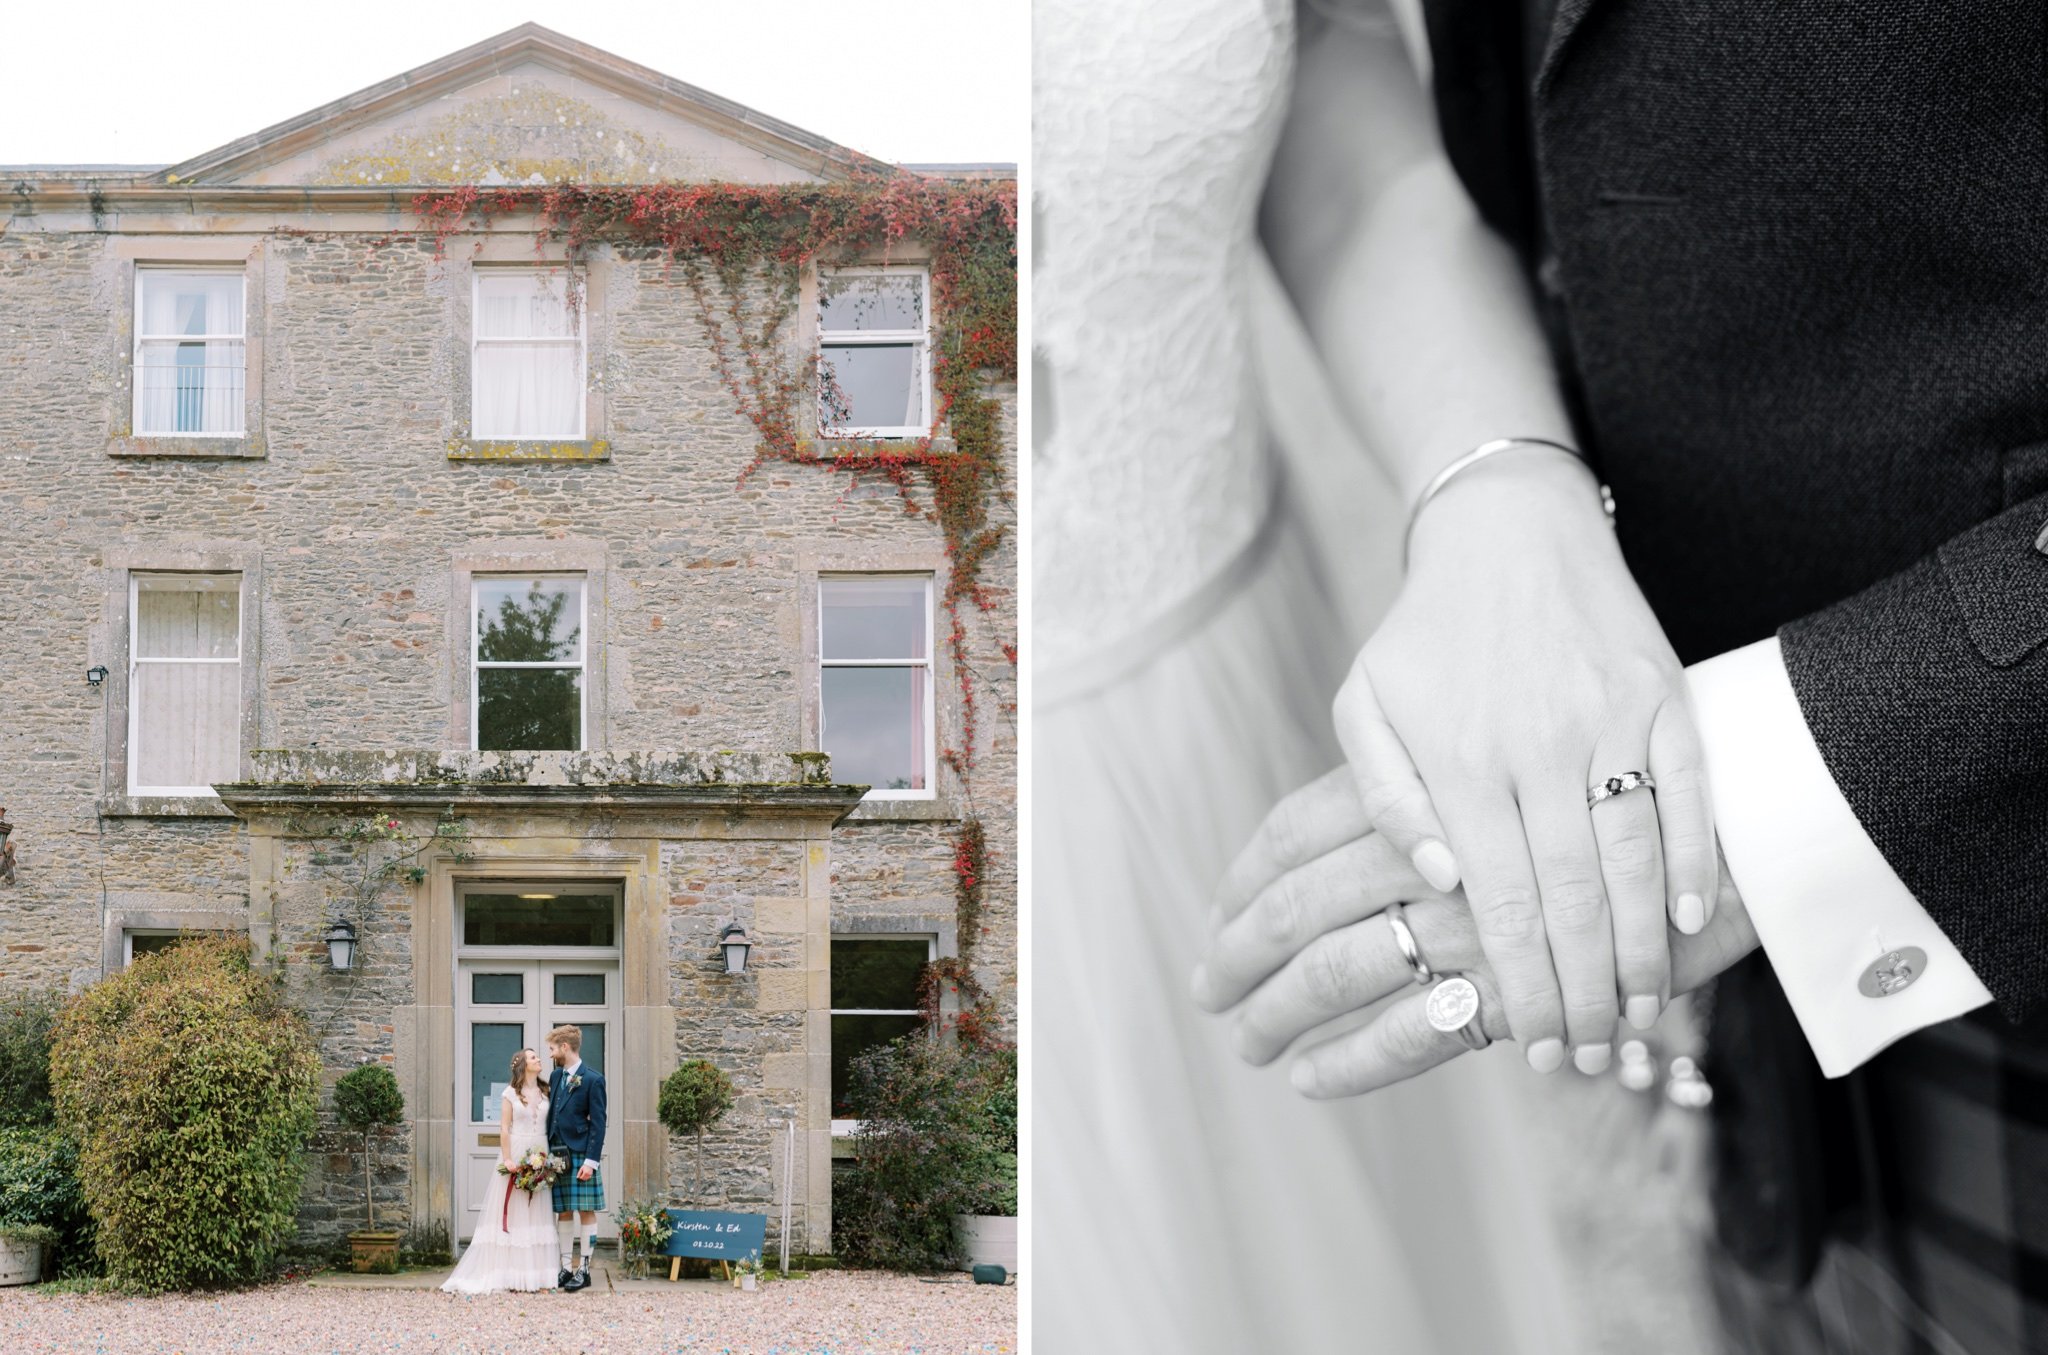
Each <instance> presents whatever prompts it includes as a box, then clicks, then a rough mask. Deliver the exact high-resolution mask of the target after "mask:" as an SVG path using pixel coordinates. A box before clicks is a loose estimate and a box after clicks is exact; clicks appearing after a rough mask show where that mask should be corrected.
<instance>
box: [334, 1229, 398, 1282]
mask: <svg viewBox="0 0 2048 1355" xmlns="http://www.w3.org/2000/svg"><path fill="white" fill-rule="evenodd" d="M401 1236H403V1235H402V1234H399V1233H384V1232H377V1233H367V1232H365V1233H350V1234H349V1235H348V1251H349V1262H350V1264H351V1266H352V1267H353V1268H354V1270H355V1272H356V1274H358V1275H394V1274H396V1273H397V1272H398V1242H399V1239H400V1237H401Z"/></svg>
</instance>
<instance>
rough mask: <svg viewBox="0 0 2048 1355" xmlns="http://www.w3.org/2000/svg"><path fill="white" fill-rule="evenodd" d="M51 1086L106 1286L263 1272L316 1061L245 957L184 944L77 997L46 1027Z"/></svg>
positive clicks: (273, 988)
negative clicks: (74, 1156)
mask: <svg viewBox="0 0 2048 1355" xmlns="http://www.w3.org/2000/svg"><path fill="white" fill-rule="evenodd" d="M50 1082H51V1090H52V1092H53V1093H54V1094H55V1098H56V1103H57V1116H58V1119H59V1121H60V1122H61V1123H62V1124H63V1125H64V1127H65V1128H66V1129H67V1130H68V1131H69V1132H70V1133H71V1134H72V1135H73V1136H74V1137H75V1138H76V1139H77V1140H78V1142H79V1144H80V1148H79V1157H78V1177H79V1183H80V1185H81V1186H82V1187H83V1190H84V1194H85V1200H86V1204H87V1207H88V1208H89V1209H90V1210H91V1212H92V1217H93V1220H94V1222H95V1223H97V1224H98V1226H99V1235H98V1250H99V1255H100V1258H101V1260H103V1261H104V1262H105V1263H106V1267H107V1273H108V1275H109V1276H110V1278H112V1279H114V1280H116V1281H118V1282H120V1283H122V1284H124V1285H129V1286H132V1287H134V1288H138V1289H148V1290H164V1289H190V1288H199V1287H207V1286H216V1285H230V1284H238V1283H246V1282H250V1281H254V1280H258V1279H261V1278H263V1277H264V1276H266V1275H267V1274H268V1273H269V1271H270V1268H271V1266H272V1263H273V1262H274V1261H275V1259H276V1258H277V1255H278V1252H279V1249H280V1247H281V1246H282V1244H283V1243H284V1242H285V1241H286V1240H287V1239H289V1238H290V1237H291V1236H292V1232H293V1226H294V1220H295V1217H296V1214H297V1210H298V1203H299V1184H300V1180H301V1178H302V1177H303V1175H304V1171H305V1158H304V1153H305V1145H306V1141H307V1139H308V1138H309V1137H310V1136H311V1134H312V1132H313V1126H314V1121H315V1117H316V1114H317V1111H318V1107H319V1094H320V1092H319V1088H320V1060H319V1057H318V1055H317V1054H316V1053H315V1051H314V1047H313V1040H312V1036H311V1035H310V1034H309V1033H308V1032H307V1029H306V1024H305V1022H304V1020H303V1019H302V1018H301V1017H300V1016H299V1015H298V1014H297V1013H295V1012H293V1011H291V1010H290V1009H288V1008H287V1007H285V1006H284V1004H283V1002H282V1001H281V999H280V997H279V995H278V988H277V985H276V984H275V983H274V982H273V981H271V980H270V979H268V978H266V977H264V976H262V975H259V974H256V973H254V972H252V971H251V969H250V967H249V953H248V945H247V943H246V942H242V941H233V940H227V939H218V938H202V939H194V940H190V941H187V942H185V943H184V944H183V945H180V946H175V947H173V948H171V949H169V950H165V951H161V952H159V953H157V954H154V955H145V956H138V957H137V958H136V960H135V962H134V963H133V964H131V965H130V966H128V968H126V969H125V970H122V971H121V972H120V973H118V974H115V975H112V976H110V977H108V978H106V979H103V980H101V981H100V982H99V983H96V984H94V985H93V986H92V987H90V988H88V989H86V990H85V992H83V993H81V994H80V995H79V996H78V997H77V998H75V999H74V1000H73V1001H72V1003H71V1004H70V1006H68V1007H67V1008H66V1009H65V1011H64V1014H63V1016H62V1017H61V1018H60V1019H59V1020H58V1023H57V1029H56V1036H55V1039H54V1041H53V1042H52V1045H51V1052H50Z"/></svg>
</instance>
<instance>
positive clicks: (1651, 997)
mask: <svg viewBox="0 0 2048 1355" xmlns="http://www.w3.org/2000/svg"><path fill="white" fill-rule="evenodd" d="M1621 1010H1622V1013H1623V1015H1625V1016H1627V1017H1628V1023H1629V1024H1630V1025H1632V1026H1634V1027H1635V1028H1636V1029H1637V1030H1648V1029H1649V1028H1650V1027H1651V1026H1654V1025H1656V1024H1657V1012H1658V1010H1659V1005H1658V1002H1657V996H1656V994H1654V993H1638V994H1636V995H1635V996H1634V997H1632V998H1630V999H1629V1000H1628V1001H1627V1002H1625V1003H1623V1004H1622V1009H1621Z"/></svg>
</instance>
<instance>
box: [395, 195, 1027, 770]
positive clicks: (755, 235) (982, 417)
mask: <svg viewBox="0 0 2048 1355" xmlns="http://www.w3.org/2000/svg"><path fill="white" fill-rule="evenodd" d="M413 210H414V213H415V214H416V215H417V216H418V217H419V219H420V220H421V222H422V223H423V224H424V226H425V227H426V229H427V230H428V231H429V232H430V233H431V235H432V237H433V239H434V241H435V249H436V252H437V254H439V253H441V252H444V251H445V249H446V247H447V242H448V240H449V238H450V237H451V236H453V235H455V234H457V233H458V232H461V231H462V230H464V229H465V228H466V227H467V226H468V225H469V223H470V222H471V221H472V220H473V219H474V220H476V221H478V222H482V223H487V222H488V221H489V220H490V219H491V218H493V217H505V216H511V215H531V216H532V217H533V218H534V219H535V223H536V225H535V232H536V237H537V241H536V243H537V245H538V244H539V243H541V242H546V241H553V242H558V243H560V244H561V245H562V246H563V247H564V251H565V253H566V255H567V257H568V258H569V259H570V260H571V261H576V260H579V259H582V258H584V257H586V256H587V254H588V252H589V251H590V249H591V248H592V247H593V246H595V245H599V244H603V245H608V246H610V247H612V248H613V249H614V250H617V251H620V252H622V253H624V254H626V255H628V256H629V257H630V256H633V255H635V254H638V255H640V256H642V257H646V256H658V257H661V258H663V259H664V260H665V261H666V262H667V264H668V265H669V266H670V267H672V268H674V269H676V270H679V271H680V273H681V277H682V281H683V284H684V286H685V288H686V290H687V291H688V293H689V295H690V297H691V300H692V303H693V305H694V307H695V309H696V313H697V318H698V320H699V322H700V324H701V325H702V326H703V329H704V333H705V337H706V339H707V341H708V344H709V346H710V349H711V352H712V355H713V358H714V360H715V361H716V363H717V367H718V371H719V375H720V377H721V379H722V380H723V382H724V384H725V387H726V390H727V392H728V393H729V394H730V395H731V397H732V399H733V401H734V404H735V406H736V407H737V409H738V410H739V412H740V413H741V414H743V415H744V416H745V417H746V418H747V419H748V420H749V421H750V422H751V423H752V424H753V425H754V428H755V431H756V433H757V434H758V435H759V442H758V444H757V446H756V449H755V454H754V459H753V461H752V462H751V463H750V464H749V465H748V467H747V468H746V470H745V471H744V472H743V473H742V475H741V477H740V478H741V481H742V483H744V482H745V481H746V480H747V479H748V478H749V477H751V476H752V474H753V473H754V472H755V471H757V470H759V469H760V468H761V467H763V466H765V465H767V464H769V463H770V462H777V463H783V464H787V465H796V466H808V467H812V468H815V469H818V470H821V471H825V472H829V473H833V474H840V475H847V476H852V477H860V476H873V477H880V478H882V479H884V480H886V481H887V482H889V483H890V484H892V485H893V486H895V488H896V490H897V492H898V494H899V495H900V496H901V497H902V501H903V504H904V507H905V510H906V511H908V512H911V513H915V514H919V515H922V516H924V517H926V518H928V519H929V520H931V521H932V522H933V523H935V524H936V525H937V527H938V528H939V531H940V534H941V536H942V538H943V539H944V542H945V550H946V556H947V561H948V564H949V566H950V568H949V572H948V579H947V586H946V589H945V592H944V595H943V597H942V602H943V605H944V607H945V611H946V615H947V620H948V623H949V624H948V626H947V634H946V645H947V649H948V653H949V656H950V657H951V659H952V661H953V669H954V672H955V674H956V675H957V678H958V682H959V687H960V697H961V724H960V730H959V741H958V743H957V744H953V745H949V746H947V747H946V748H945V749H944V750H943V751H942V752H941V753H940V756H941V758H942V759H943V760H944V761H945V762H946V764H947V765H948V766H950V767H951V768H952V769H953V771H954V772H955V773H956V774H957V775H958V776H959V777H960V778H961V779H962V781H963V783H964V782H965V781H967V780H968V778H969V775H970V773H971V771H972V769H973V766H974V763H975V758H976V750H977V748H978V746H979V733H980V728H979V726H980V712H979V709H978V705H977V699H976V696H977V683H976V679H975V672H974V669H973V667H972V665H971V664H970V662H969V656H968V633H967V624H966V618H967V616H968V614H970V613H971V612H975V611H982V612H985V611H988V610H991V609H992V608H993V607H994V605H995V604H994V600H993V598H992V597H991V596H990V594H989V591H988V589H987V586H986V584H985V583H984V580H983V570H984V568H985V566H986V564H987V562H988V560H989V558H990V557H991V556H992V555H993V554H994V552H995V551H996V550H997V548H998V547H1000V546H1001V544H1002V541H1003V537H1004V529H1003V527H1002V526H1000V525H998V524H995V523H993V522H991V520H990V518H991V515H990V507H991V504H992V501H993V500H994V499H995V498H996V496H998V495H1001V494H1004V493H1006V492H1007V486H1006V485H1005V483H1004V480H1005V476H1004V469H1003V455H1002V429H1001V426H1000V422H1001V409H1000V406H999V405H998V404H997V402H996V401H995V400H993V399H990V398H989V397H988V396H986V395H985V394H984V393H983V390H984V385H985V381H986V378H987V376H988V375H990V374H993V375H994V376H996V377H999V378H1001V379H1005V380H1014V379H1015V377H1016V374H1017V190H1016V184H1015V183H1014V182H958V181H949V180H938V179H928V178H925V177H922V176H919V175H911V174H896V175H886V176H885V175H867V176H861V177H857V178H855V179H853V180H851V181H848V182H843V183H830V184H818V183H806V184H775V185H757V184H734V183H675V184H648V185H637V186H626V187H614V186H604V185H589V184H551V185H544V186H519V187H506V188H482V187H479V186H477V185H473V184H470V185H462V186H458V187H454V188H447V189H438V188H437V189H432V190H428V191H426V192H422V193H420V194H419V195H418V196H417V197H415V198H414V200H413ZM892 258H894V259H903V258H917V259H921V260H923V261H925V262H926V263H927V265H928V267H929V269H930V272H931V280H932V312H933V313H932V317H931V318H932V322H933V335H932V354H931V376H932V387H933V390H934V392H935V393H936V395H937V400H936V406H937V407H936V408H935V409H934V410H933V411H932V422H931V426H930V428H929V429H928V430H927V431H926V432H925V433H924V434H923V435H922V436H918V437H912V438H840V437H831V438H827V437H822V436H821V435H820V433H819V431H818V418H817V406H818V381H819V378H818V370H819V369H818V363H817V358H818V354H817V352H816V347H815V343H813V344H812V345H811V348H810V350H809V351H805V349H804V348H803V347H802V346H801V345H800V339H799V336H798V329H799V327H798V326H796V325H795V324H794V323H793V321H794V320H795V317H796V311H797V305H798V298H799V297H800V295H801V293H802V283H803V278H804V275H805V272H806V270H808V269H809V268H811V267H812V266H813V265H815V264H818V263H820V262H825V263H831V262H837V261H854V260H860V261H873V260H875V259H882V260H885V261H886V260H889V259H892ZM714 284H715V285H714ZM1002 652H1003V653H1004V655H1005V657H1006V658H1007V659H1008V660H1009V661H1010V663H1011V664H1012V665H1014V664H1015V662H1016V646H1015V644H1014V643H1005V644H1003V645H1002Z"/></svg>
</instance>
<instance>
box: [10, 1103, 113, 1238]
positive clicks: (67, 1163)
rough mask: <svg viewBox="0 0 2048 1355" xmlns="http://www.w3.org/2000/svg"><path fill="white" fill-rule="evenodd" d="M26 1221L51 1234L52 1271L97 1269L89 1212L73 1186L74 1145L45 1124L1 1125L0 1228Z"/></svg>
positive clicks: (75, 1171) (75, 1175)
mask: <svg viewBox="0 0 2048 1355" xmlns="http://www.w3.org/2000/svg"><path fill="white" fill-rule="evenodd" d="M31 1225H39V1226H42V1227H46V1228H49V1229H51V1230H53V1231H54V1232H55V1233H56V1236H57V1241H56V1243H55V1247H56V1254H55V1258H54V1259H55V1268H56V1273H57V1274H59V1275H65V1276H73V1275H83V1274H90V1273H93V1272H95V1271H97V1269H98V1263H97V1258H96V1257H95V1256H94V1254H93V1225H92V1215H91V1214H90V1213H88V1212H87V1211H86V1207H85V1196H84V1194H83V1193H82V1192H81V1191H80V1190H79V1187H78V1147H77V1145H75V1144H74V1143H72V1142H71V1140H70V1139H69V1138H68V1137H66V1136H65V1135H64V1134H63V1133H62V1132H61V1131H59V1130H58V1129H56V1128H55V1127H54V1126H50V1125H44V1126H42V1127H40V1128H31V1127H28V1126H14V1127H10V1128H5V1129H0V1227H25V1226H31Z"/></svg>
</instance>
